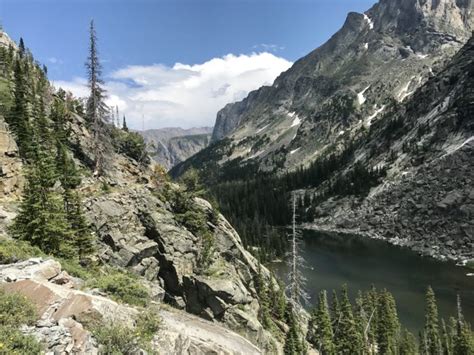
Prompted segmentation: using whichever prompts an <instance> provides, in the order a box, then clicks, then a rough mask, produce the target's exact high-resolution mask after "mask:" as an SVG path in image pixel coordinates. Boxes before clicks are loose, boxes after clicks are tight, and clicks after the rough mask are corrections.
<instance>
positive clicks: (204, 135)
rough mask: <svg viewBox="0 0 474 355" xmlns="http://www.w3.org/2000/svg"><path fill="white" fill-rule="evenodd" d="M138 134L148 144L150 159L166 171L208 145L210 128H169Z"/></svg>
mask: <svg viewBox="0 0 474 355" xmlns="http://www.w3.org/2000/svg"><path fill="white" fill-rule="evenodd" d="M139 133H140V134H141V135H142V136H143V137H144V138H145V142H147V143H148V144H149V146H150V149H149V152H150V155H151V157H152V158H153V159H154V160H155V161H157V162H158V163H160V164H162V165H163V166H164V167H165V168H166V169H171V168H172V167H173V166H175V165H176V164H178V163H180V162H182V161H184V160H186V159H187V158H189V157H190V156H192V155H194V154H196V153H197V152H199V151H200V150H202V149H204V148H206V147H207V146H208V145H209V142H210V138H211V133H212V127H198V128H189V129H183V128H178V127H170V128H160V129H149V130H145V131H140V132H139Z"/></svg>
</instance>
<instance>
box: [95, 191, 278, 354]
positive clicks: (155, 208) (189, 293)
mask: <svg viewBox="0 0 474 355" xmlns="http://www.w3.org/2000/svg"><path fill="white" fill-rule="evenodd" d="M194 203H195V206H196V208H198V209H200V210H201V211H203V215H205V216H210V215H211V214H212V213H214V212H213V210H212V207H211V205H210V204H209V203H208V202H207V201H205V200H202V199H196V200H195V201H194ZM86 207H87V215H88V218H89V220H90V221H91V223H92V224H93V226H94V227H95V229H96V233H97V235H98V237H99V240H100V241H101V245H102V247H101V248H100V249H101V254H100V258H101V259H102V260H103V261H105V262H107V263H109V264H112V265H117V266H119V267H126V268H129V269H131V270H133V271H135V272H136V273H137V274H139V275H141V276H143V277H144V278H145V279H146V280H148V281H149V283H150V284H151V285H152V289H161V288H163V289H164V290H165V295H164V300H165V302H167V303H170V304H172V305H173V306H175V307H177V308H181V309H185V310H186V311H188V312H190V313H193V314H196V315H199V316H201V317H203V318H205V319H208V320H218V321H222V322H223V323H224V324H226V325H227V326H228V327H229V328H230V329H233V330H235V331H238V332H239V333H241V334H245V336H246V337H247V338H248V339H250V340H251V341H253V342H254V343H255V344H257V345H258V346H261V347H265V346H271V344H272V343H273V340H272V336H271V335H270V334H269V333H267V331H265V330H264V329H263V327H262V325H261V324H260V322H259V321H258V317H257V316H258V311H259V303H258V300H257V298H256V291H255V288H254V280H255V278H256V275H257V273H258V268H257V262H256V260H255V259H254V258H253V257H252V256H251V255H250V253H248V252H247V251H246V250H245V249H244V248H243V246H242V244H241V241H240V237H239V236H238V235H237V233H236V232H235V230H234V229H233V228H232V226H231V225H230V224H229V223H228V222H227V221H226V220H225V218H224V217H223V216H222V215H218V217H217V220H215V221H213V222H211V221H210V220H209V221H208V222H207V223H208V224H209V226H210V228H211V230H212V234H213V238H214V242H213V246H212V249H213V255H212V264H211V265H209V266H207V267H206V268H204V267H203V266H202V265H201V255H202V253H203V248H204V242H203V241H202V240H201V239H200V237H199V236H197V235H194V234H193V233H191V232H190V231H189V230H187V229H186V228H185V227H184V226H183V225H182V224H181V223H180V222H178V220H177V218H176V216H175V215H174V214H173V212H172V211H171V210H170V205H169V204H168V203H167V202H166V201H163V200H161V199H160V198H159V197H158V196H157V195H156V193H154V192H153V190H152V189H148V188H146V187H135V188H127V189H124V190H119V191H117V192H112V193H109V194H106V195H103V196H98V197H92V198H90V199H88V201H87V202H86ZM263 273H264V275H265V276H266V277H270V276H269V273H268V271H267V270H266V269H265V268H263Z"/></svg>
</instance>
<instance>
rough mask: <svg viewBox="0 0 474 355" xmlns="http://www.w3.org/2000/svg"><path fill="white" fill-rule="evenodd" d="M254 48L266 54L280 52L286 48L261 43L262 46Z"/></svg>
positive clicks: (258, 45) (257, 45)
mask: <svg viewBox="0 0 474 355" xmlns="http://www.w3.org/2000/svg"><path fill="white" fill-rule="evenodd" d="M252 48H253V49H262V50H263V51H265V52H278V51H282V50H283V49H285V47H283V46H279V45H278V44H273V43H260V44H256V45H254V46H253V47H252Z"/></svg>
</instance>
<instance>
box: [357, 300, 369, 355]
mask: <svg viewBox="0 0 474 355" xmlns="http://www.w3.org/2000/svg"><path fill="white" fill-rule="evenodd" d="M365 303H366V302H365V300H364V296H363V294H362V292H361V291H359V292H358V296H357V298H356V300H355V312H354V318H355V321H356V324H357V330H358V332H359V333H360V334H361V336H362V348H361V350H362V352H363V353H364V354H368V353H369V352H370V342H369V337H368V334H367V332H368V328H369V321H370V318H369V317H370V315H369V314H368V313H367V312H366V305H365Z"/></svg>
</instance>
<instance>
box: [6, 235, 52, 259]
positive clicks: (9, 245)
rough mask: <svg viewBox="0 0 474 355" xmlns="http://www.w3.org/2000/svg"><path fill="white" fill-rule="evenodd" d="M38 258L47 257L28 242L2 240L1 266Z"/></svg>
mask: <svg viewBox="0 0 474 355" xmlns="http://www.w3.org/2000/svg"><path fill="white" fill-rule="evenodd" d="M38 256H45V254H44V253H43V252H42V251H41V250H40V249H39V248H37V247H34V246H32V245H30V244H29V243H28V242H25V241H22V240H11V239H0V264H11V263H15V262H17V261H22V260H26V259H29V258H33V257H38Z"/></svg>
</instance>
